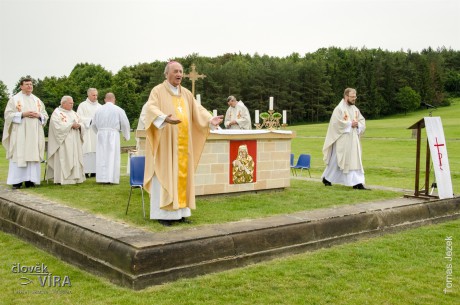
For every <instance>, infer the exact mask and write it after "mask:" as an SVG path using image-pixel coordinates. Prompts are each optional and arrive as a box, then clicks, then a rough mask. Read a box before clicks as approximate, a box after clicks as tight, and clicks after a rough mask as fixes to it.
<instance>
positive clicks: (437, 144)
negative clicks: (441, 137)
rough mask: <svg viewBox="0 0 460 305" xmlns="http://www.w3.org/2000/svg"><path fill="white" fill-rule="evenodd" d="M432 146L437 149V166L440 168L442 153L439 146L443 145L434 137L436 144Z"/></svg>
mask: <svg viewBox="0 0 460 305" xmlns="http://www.w3.org/2000/svg"><path fill="white" fill-rule="evenodd" d="M434 146H435V147H436V149H437V150H438V159H439V168H440V169H441V170H442V153H441V152H440V151H439V146H444V144H439V143H438V137H436V144H434Z"/></svg>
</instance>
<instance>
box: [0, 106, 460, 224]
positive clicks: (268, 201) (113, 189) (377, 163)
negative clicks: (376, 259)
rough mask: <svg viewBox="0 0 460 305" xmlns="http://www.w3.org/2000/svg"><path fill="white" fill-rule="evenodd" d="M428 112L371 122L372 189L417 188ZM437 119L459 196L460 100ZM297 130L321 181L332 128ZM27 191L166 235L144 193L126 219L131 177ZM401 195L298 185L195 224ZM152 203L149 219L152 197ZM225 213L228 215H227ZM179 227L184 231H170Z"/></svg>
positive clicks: (242, 201) (250, 198) (209, 210)
mask: <svg viewBox="0 0 460 305" xmlns="http://www.w3.org/2000/svg"><path fill="white" fill-rule="evenodd" d="M426 113H427V112H426V111H425V110H423V111H418V112H416V113H412V114H410V115H407V116H402V115H399V116H394V117H390V118H386V119H382V120H369V121H368V122H367V131H366V134H365V137H364V138H363V140H362V143H363V159H364V160H363V163H364V167H365V170H366V183H367V185H383V186H389V187H396V188H405V189H409V190H411V189H413V187H414V186H413V185H414V176H415V174H414V169H415V161H414V159H415V140H414V139H412V138H411V131H410V130H407V129H406V128H407V127H408V126H410V125H412V123H414V122H415V121H417V120H418V119H420V118H421V117H423V116H424V115H426ZM434 114H436V115H440V116H441V118H442V121H443V124H444V131H445V134H446V139H447V145H448V149H449V150H448V152H449V161H450V168H451V176H452V181H453V187H454V192H455V191H456V190H458V189H459V187H460V179H459V178H460V134H459V133H460V128H459V124H458V122H457V121H458V117H460V99H457V100H455V101H454V102H453V104H452V106H450V107H445V108H440V109H438V110H437V111H435V113H434ZM292 129H293V130H295V131H296V133H297V137H296V138H295V139H293V141H292V152H293V153H294V154H295V155H296V156H298V155H299V154H300V153H310V154H311V155H312V170H311V172H312V177H314V178H318V179H319V178H320V177H321V173H322V172H323V170H324V164H323V161H322V155H321V149H322V145H323V142H324V136H325V133H326V130H327V124H326V123H323V124H313V125H302V126H293V127H292ZM134 143H135V142H134V134H133V136H132V139H131V140H130V142H126V141H122V145H124V146H126V145H133V144H134ZM4 156H5V151H4V150H3V148H2V149H0V177H5V178H6V176H7V171H8V163H7V160H5V158H4ZM422 158H424V156H422ZM121 160H122V173H123V172H126V161H127V156H126V154H123V155H122V158H121ZM422 166H423V164H422ZM431 179H433V175H432V176H431ZM431 181H432V180H431ZM422 182H423V176H422V179H421V183H422ZM3 184H4V182H3ZM421 186H422V185H421ZM23 191H27V192H30V193H32V194H35V195H39V196H44V197H47V198H51V199H52V200H55V201H58V202H60V203H63V204H66V205H70V206H74V207H76V208H79V209H83V210H87V211H90V212H92V213H94V214H98V215H105V216H107V217H110V218H113V219H118V220H119V221H122V222H125V223H128V224H132V225H136V226H141V227H144V228H147V229H149V230H153V231H157V230H165V228H163V227H162V226H160V225H158V224H157V223H156V222H153V221H150V220H148V219H147V220H144V219H143V218H142V211H141V204H140V200H141V198H140V197H141V196H140V191H139V190H134V195H133V198H132V204H131V206H130V212H129V214H128V215H127V216H125V215H124V211H125V206H126V202H127V198H128V193H129V181H128V177H127V176H122V177H121V180H120V185H99V184H96V183H95V181H94V179H89V180H87V181H86V182H85V183H83V184H80V185H73V186H59V185H53V184H46V183H43V184H42V185H41V186H40V187H38V188H35V189H29V190H23ZM398 196H402V194H398V193H394V192H384V191H377V190H375V189H374V190H373V191H372V192H353V190H351V189H350V188H345V187H341V186H334V187H333V188H325V187H322V185H321V183H320V182H314V181H298V180H292V181H291V188H289V189H286V190H285V191H284V192H275V193H273V192H267V193H264V192H260V193H258V194H254V193H249V194H243V195H232V196H219V197H211V198H203V197H199V198H198V199H197V210H196V211H194V213H193V216H192V220H193V222H194V225H203V224H210V223H221V222H228V221H236V220H241V219H248V218H260V217H266V216H270V215H275V214H280V213H290V212H296V211H301V210H309V209H315V208H324V207H333V206H338V205H343V204H350V203H356V202H364V201H375V200H379V199H387V198H394V197H398ZM146 199H147V200H146V203H147V214H148V207H149V204H148V197H147V198H146ZM223 210H224V211H225V213H222V211H223ZM147 218H148V217H147ZM177 228H182V226H175V227H174V228H170V229H167V230H171V229H177Z"/></svg>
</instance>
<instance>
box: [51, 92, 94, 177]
mask: <svg viewBox="0 0 460 305" xmlns="http://www.w3.org/2000/svg"><path fill="white" fill-rule="evenodd" d="M73 104H74V103H73V99H72V97H71V96H67V95H66V96H63V97H62V99H61V106H60V107H58V108H56V109H55V110H54V112H53V114H52V115H51V119H50V126H49V134H48V168H47V171H46V179H53V180H54V183H56V184H76V183H82V182H83V181H85V173H84V169H83V151H82V146H83V135H84V132H85V129H84V128H82V125H81V121H80V119H79V117H78V115H77V113H76V112H75V111H73V110H72V108H73Z"/></svg>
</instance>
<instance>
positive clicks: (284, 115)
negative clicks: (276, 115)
mask: <svg viewBox="0 0 460 305" xmlns="http://www.w3.org/2000/svg"><path fill="white" fill-rule="evenodd" d="M286 123H287V111H286V110H283V124H286Z"/></svg>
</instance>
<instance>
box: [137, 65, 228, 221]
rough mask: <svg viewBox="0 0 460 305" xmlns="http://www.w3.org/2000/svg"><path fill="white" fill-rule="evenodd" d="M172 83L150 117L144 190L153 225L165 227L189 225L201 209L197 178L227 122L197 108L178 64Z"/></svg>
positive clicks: (150, 105)
mask: <svg viewBox="0 0 460 305" xmlns="http://www.w3.org/2000/svg"><path fill="white" fill-rule="evenodd" d="M164 73H165V77H166V80H165V81H164V82H163V83H162V84H159V85H157V86H156V87H155V88H153V89H152V91H151V93H150V97H149V100H148V102H147V105H146V111H145V129H146V145H145V175H144V187H145V189H146V190H147V191H148V192H149V193H150V219H158V220H159V222H160V223H161V224H163V225H165V226H170V225H171V224H172V223H173V222H175V221H187V220H186V218H187V217H189V216H191V210H192V209H195V184H194V173H195V169H196V167H197V166H198V162H199V160H200V156H201V153H202V151H203V147H204V144H205V142H206V138H207V136H208V134H209V130H210V128H212V127H213V126H218V125H219V124H220V123H221V122H222V116H216V117H212V115H211V114H210V113H209V112H208V111H207V110H206V109H205V108H204V107H203V106H201V105H200V104H199V103H197V102H196V100H195V99H194V97H193V95H192V93H191V92H190V91H189V90H187V89H186V88H183V87H182V86H181V85H180V83H181V81H182V76H183V68H182V65H181V64H180V63H178V62H175V61H172V62H169V63H168V64H167V65H166V68H165V72H164Z"/></svg>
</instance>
